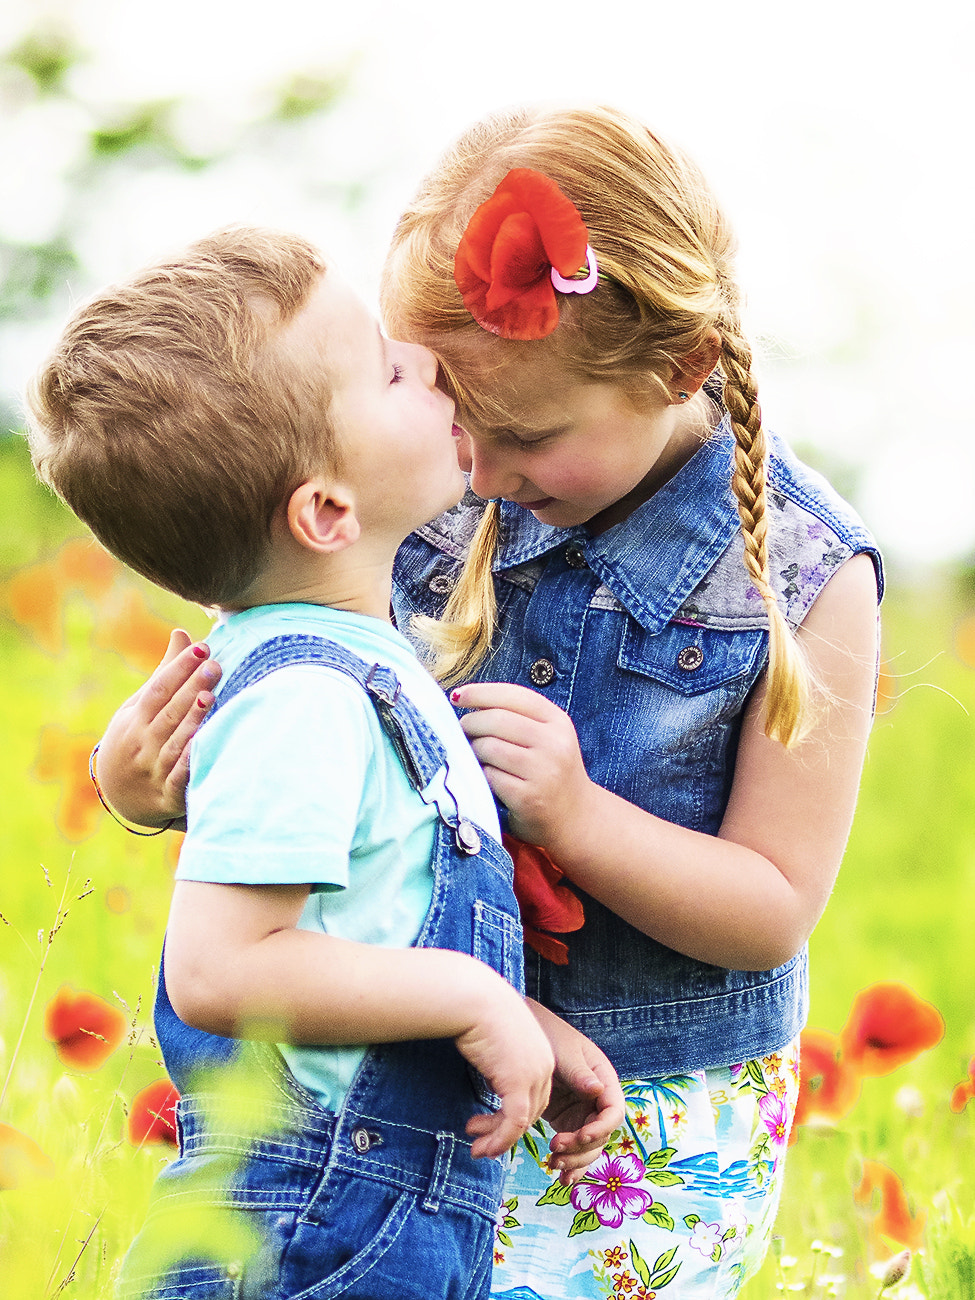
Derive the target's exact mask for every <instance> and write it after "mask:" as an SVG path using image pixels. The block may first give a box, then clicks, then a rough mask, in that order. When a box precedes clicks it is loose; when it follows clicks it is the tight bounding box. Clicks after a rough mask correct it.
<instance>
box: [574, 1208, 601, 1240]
mask: <svg viewBox="0 0 975 1300" xmlns="http://www.w3.org/2000/svg"><path fill="white" fill-rule="evenodd" d="M598 1227H599V1216H598V1215H597V1214H596V1211H595V1210H580V1211H579V1213H578V1214H577V1215H576V1217H575V1218H574V1219H573V1220H572V1227H571V1228H570V1229H569V1236H570V1237H575V1236H577V1235H578V1234H579V1233H580V1232H595V1231H596V1229H597V1228H598Z"/></svg>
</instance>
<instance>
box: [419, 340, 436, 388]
mask: <svg viewBox="0 0 975 1300" xmlns="http://www.w3.org/2000/svg"><path fill="white" fill-rule="evenodd" d="M413 346H414V347H415V348H416V349H417V352H418V353H419V354H420V355H419V359H418V361H417V370H418V373H419V375H420V378H421V380H422V381H423V383H424V384H426V386H427V388H436V386H437V375H438V373H439V371H440V363H439V361H438V360H437V358H436V357H435V356H434V355H433V353H432V352H431V351H430V349H429V348H425V347H424V346H423V344H422V343H415V344H414V345H413Z"/></svg>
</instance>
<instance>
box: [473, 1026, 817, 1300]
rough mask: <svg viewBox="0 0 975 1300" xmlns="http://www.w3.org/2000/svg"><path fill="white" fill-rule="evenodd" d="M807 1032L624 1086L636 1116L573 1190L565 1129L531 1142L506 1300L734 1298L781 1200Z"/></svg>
mask: <svg viewBox="0 0 975 1300" xmlns="http://www.w3.org/2000/svg"><path fill="white" fill-rule="evenodd" d="M798 1088H799V1041H798V1039H796V1040H795V1041H794V1042H792V1043H790V1044H789V1045H788V1046H787V1047H785V1048H783V1049H782V1050H781V1051H779V1052H775V1053H772V1054H771V1055H769V1056H765V1057H761V1058H758V1059H756V1060H752V1061H745V1062H743V1063H741V1064H738V1065H731V1066H723V1067H721V1068H719V1069H714V1070H700V1071H697V1072H696V1073H694V1074H686V1075H679V1076H674V1077H668V1078H653V1079H634V1080H630V1081H627V1082H625V1083H624V1084H623V1092H624V1094H625V1096H626V1119H625V1121H624V1123H623V1127H622V1128H620V1129H618V1130H617V1131H616V1132H615V1133H614V1134H613V1136H612V1138H611V1140H610V1142H609V1144H608V1146H607V1147H606V1150H605V1151H604V1152H603V1154H602V1155H601V1156H600V1157H599V1158H598V1159H597V1160H596V1161H595V1163H594V1164H592V1165H590V1167H589V1169H588V1170H587V1171H586V1175H585V1177H584V1179H583V1180H582V1181H581V1182H579V1183H577V1184H576V1185H575V1186H574V1187H572V1188H566V1187H563V1186H562V1185H561V1183H560V1182H559V1181H558V1178H557V1177H554V1178H553V1175H552V1173H551V1171H550V1170H549V1168H548V1166H547V1163H546V1152H547V1150H548V1140H549V1138H550V1137H551V1131H550V1130H549V1129H548V1128H547V1127H545V1126H543V1125H537V1126H536V1129H535V1130H533V1131H532V1132H529V1133H527V1134H526V1135H525V1137H524V1138H523V1139H522V1140H521V1142H519V1143H518V1146H517V1148H516V1149H515V1152H514V1157H513V1161H512V1167H511V1171H510V1174H509V1176H508V1180H507V1182H506V1184H505V1192H504V1204H503V1205H502V1207H501V1211H500V1213H499V1216H498V1227H497V1240H496V1242H495V1253H494V1280H493V1282H492V1286H491V1297H492V1300H601V1297H605V1296H611V1297H625V1300H651V1298H652V1297H657V1300H726V1297H731V1296H736V1295H737V1294H738V1291H739V1289H740V1288H741V1286H742V1285H743V1284H744V1283H745V1282H746V1281H747V1280H748V1278H749V1277H751V1276H752V1274H753V1273H755V1272H756V1270H757V1269H758V1267H759V1266H760V1264H761V1262H762V1259H763V1258H764V1255H765V1250H766V1247H767V1245H768V1241H769V1237H770V1235H771V1231H772V1223H773V1221H774V1219H775V1212H776V1209H777V1206H778V1199H779V1194H780V1191H781V1185H782V1172H783V1165H784V1158H785V1149H786V1143H787V1141H788V1137H789V1130H790V1128H791V1125H792V1116H793V1113H794V1111H795V1105H796V1096H797V1093H798Z"/></svg>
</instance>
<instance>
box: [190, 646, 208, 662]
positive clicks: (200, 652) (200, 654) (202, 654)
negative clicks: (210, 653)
mask: <svg viewBox="0 0 975 1300" xmlns="http://www.w3.org/2000/svg"><path fill="white" fill-rule="evenodd" d="M190 649H191V650H192V651H193V654H194V655H195V657H196V658H197V659H205V658H206V657H207V652H206V651H205V650H204V649H203V647H202V646H201V645H194V646H190Z"/></svg>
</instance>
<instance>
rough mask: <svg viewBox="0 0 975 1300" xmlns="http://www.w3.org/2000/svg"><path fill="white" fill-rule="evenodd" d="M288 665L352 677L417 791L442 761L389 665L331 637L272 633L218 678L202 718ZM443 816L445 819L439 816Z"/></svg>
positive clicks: (444, 763) (434, 737)
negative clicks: (224, 676)
mask: <svg viewBox="0 0 975 1300" xmlns="http://www.w3.org/2000/svg"><path fill="white" fill-rule="evenodd" d="M292 664H318V665H319V666H321V667H323V668H334V669H337V670H338V671H340V672H343V673H346V674H347V675H348V676H349V677H351V678H352V679H353V680H354V681H356V682H358V684H359V685H360V686H361V687H362V688H363V690H364V691H365V692H366V694H367V695H368V696H369V699H370V701H371V702H372V705H373V707H374V709H375V710H376V713H377V715H378V717H379V721H380V723H381V724H382V727H383V730H384V731H385V732H386V735H387V736H388V737H389V740H390V743H391V744H392V746H393V748H394V749H395V751H396V753H397V755H398V757H399V759H400V762H401V763H402V764H403V768H404V770H405V772H406V775H407V776H408V778H409V780H410V783H411V785H412V786H413V788H414V789H415V790H416V791H417V793H418V794H422V793H423V791H424V790H426V788H427V787H428V786H429V784H430V782H431V781H432V780H433V778H434V777H435V776H436V775H437V773H438V772H439V771H440V770H441V768H445V767H446V766H447V754H446V751H445V750H444V747H443V745H442V744H441V743H440V740H439V739H438V737H437V735H436V733H435V732H434V731H433V730H432V728H431V727H430V726H429V724H428V723H427V721H426V719H425V718H424V717H423V715H422V714H421V713H420V712H419V711H418V710H417V708H416V707H415V705H414V704H413V703H412V701H411V700H410V699H409V698H408V697H407V696H406V695H404V694H403V691H402V688H401V686H400V682H399V679H398V678H397V676H396V674H395V673H394V672H393V670H392V669H391V668H389V667H387V665H386V664H380V663H374V664H368V663H366V661H365V660H364V659H360V658H359V657H358V655H355V654H353V653H352V651H351V650H347V649H346V648H345V646H343V645H340V644H339V643H338V642H337V641H330V640H329V639H328V638H327V637H323V636H313V635H311V634H308V633H303V632H294V633H285V634H282V635H281V636H276V637H272V638H271V639H270V640H269V641H263V642H261V644H260V645H259V646H257V647H256V648H255V649H254V650H252V651H251V652H250V654H249V655H247V656H246V657H245V658H244V659H243V660H242V661H241V663H240V664H238V666H237V667H236V668H235V669H234V671H233V672H232V673H231V674H230V676H229V677H228V678H227V679H226V681H225V682H222V683H221V685H220V688H219V690H218V692H217V694H216V703H215V704H214V706H213V708H212V709H211V710H210V712H209V714H208V715H207V717H206V718H204V723H206V722H207V721H208V719H209V718H212V717H213V715H214V714H215V713H216V712H217V711H218V710H219V709H220V708H222V707H223V705H224V704H226V703H227V702H228V701H229V700H232V699H233V697H234V696H235V695H238V694H239V693H240V692H241V691H243V690H246V688H247V687H248V686H253V685H254V683H255V682H259V681H261V680H262V679H263V678H265V677H268V676H270V674H271V673H274V672H277V671H278V669H279V668H287V667H290V666H291V665H292ZM441 813H442V810H441ZM444 820H449V819H448V818H446V817H445V818H444ZM454 821H455V822H456V817H455V819H454Z"/></svg>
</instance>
